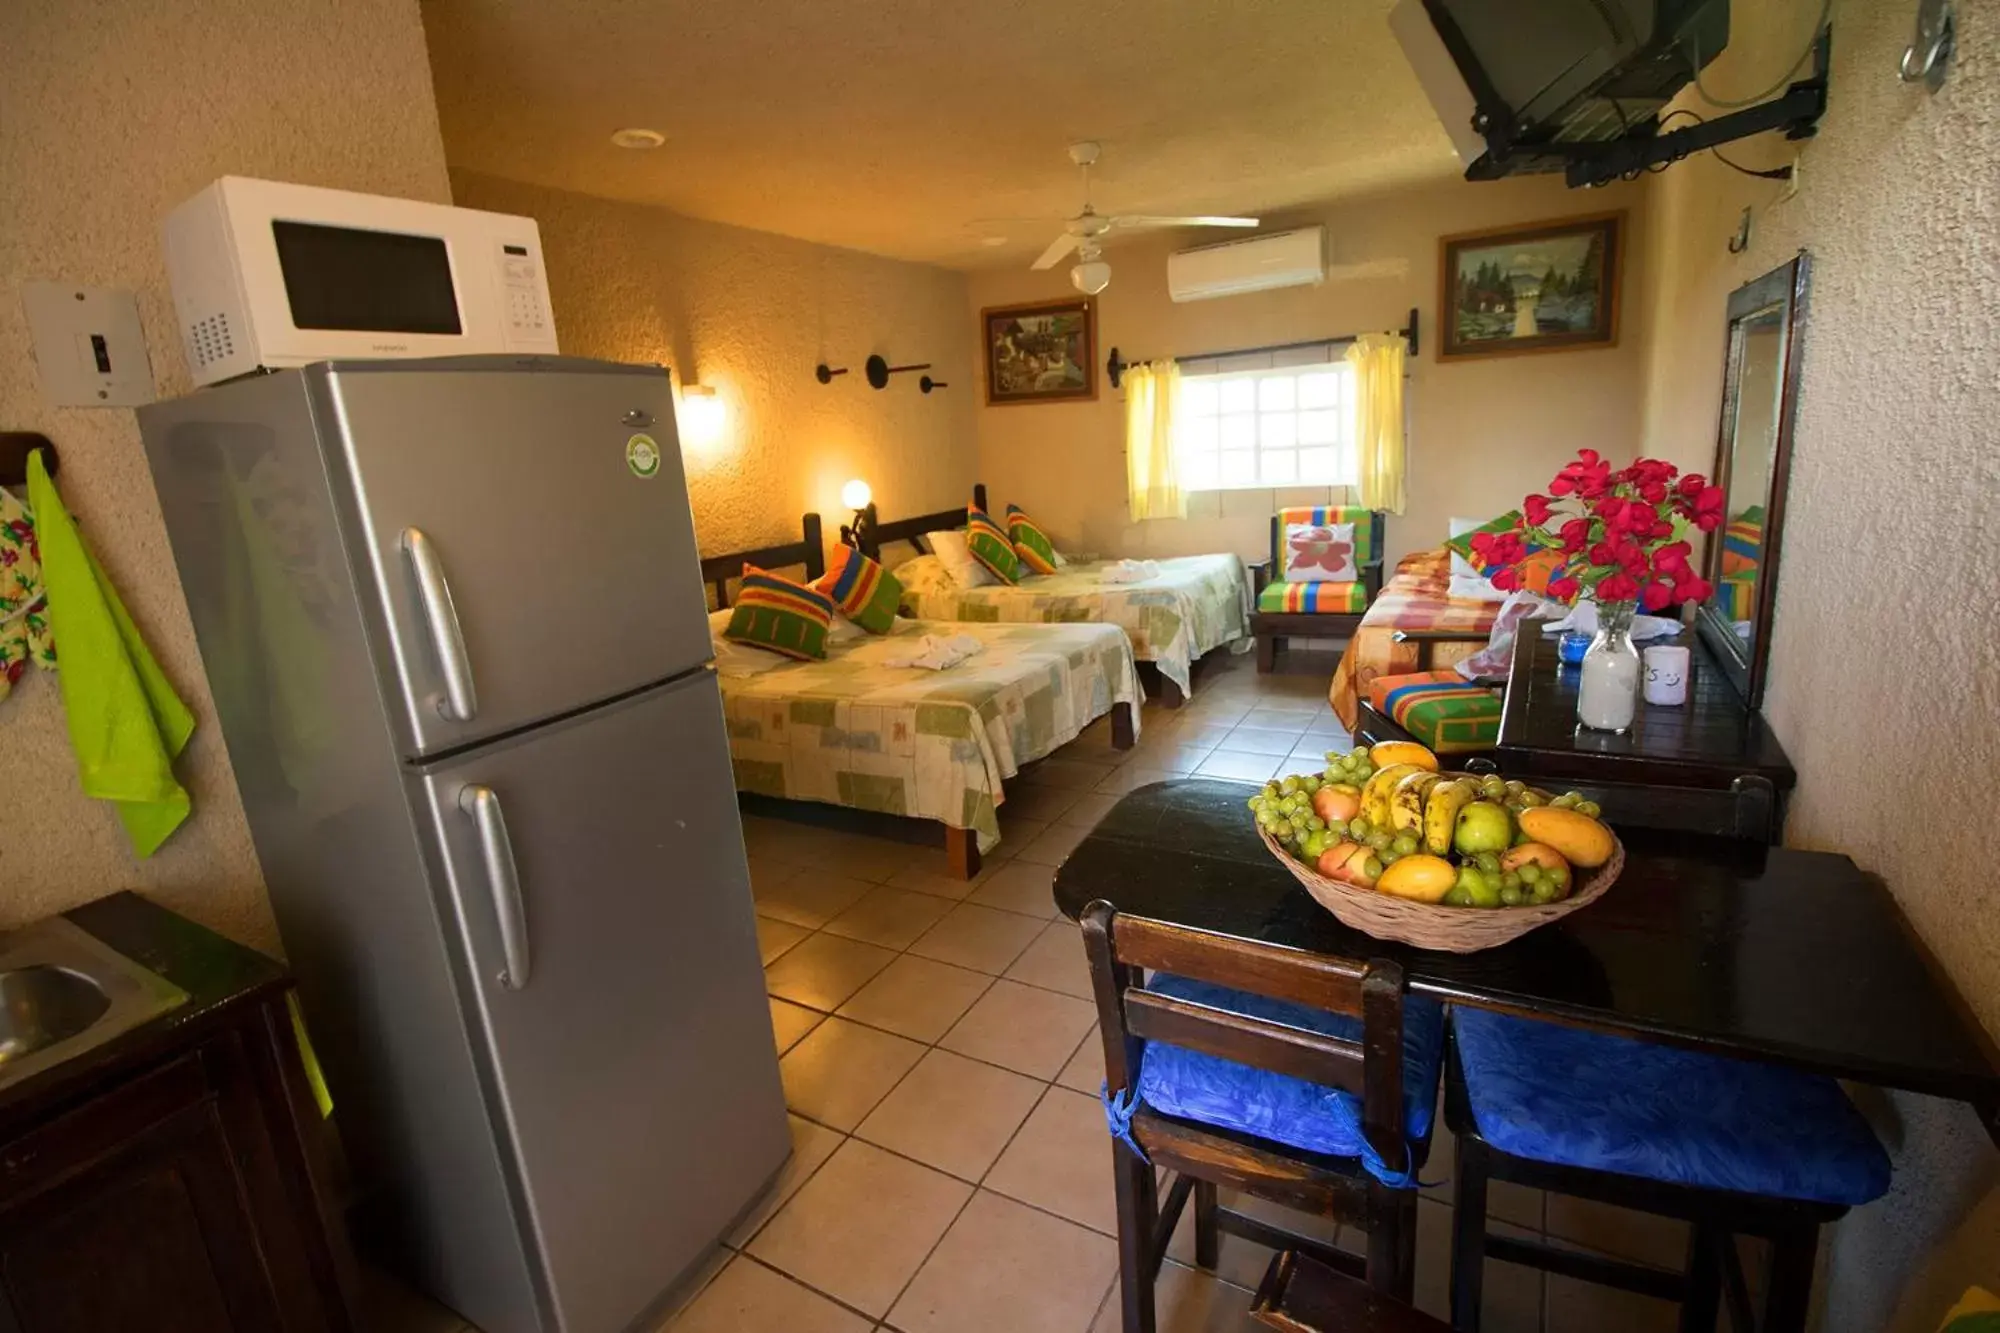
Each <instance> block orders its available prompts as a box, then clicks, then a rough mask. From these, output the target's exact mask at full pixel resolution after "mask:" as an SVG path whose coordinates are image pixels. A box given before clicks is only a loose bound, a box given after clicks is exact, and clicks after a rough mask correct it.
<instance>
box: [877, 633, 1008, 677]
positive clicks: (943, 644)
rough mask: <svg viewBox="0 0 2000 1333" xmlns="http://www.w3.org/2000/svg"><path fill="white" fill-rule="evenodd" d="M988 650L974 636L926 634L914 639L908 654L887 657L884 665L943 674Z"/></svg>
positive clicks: (883, 661)
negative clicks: (944, 671)
mask: <svg viewBox="0 0 2000 1333" xmlns="http://www.w3.org/2000/svg"><path fill="white" fill-rule="evenodd" d="M985 651H986V645H985V644H983V643H981V642H980V641H979V640H978V639H975V638H973V637H972V636H971V635H970V634H950V635H945V634H926V635H924V636H923V637H922V638H919V639H915V640H912V641H911V642H910V645H909V647H908V648H907V649H905V650H904V651H902V652H899V653H896V654H893V655H891V656H889V657H884V658H883V659H882V665H883V666H891V667H920V668H922V669H923V670H925V671H943V670H946V669H947V668H950V667H955V666H957V665H958V664H959V663H960V662H963V661H964V660H965V659H966V658H968V657H974V656H977V655H978V654H980V653H983V652H985Z"/></svg>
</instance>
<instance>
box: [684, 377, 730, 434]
mask: <svg viewBox="0 0 2000 1333" xmlns="http://www.w3.org/2000/svg"><path fill="white" fill-rule="evenodd" d="M679 417H680V430H681V438H682V439H684V440H686V441H687V442H688V443H689V444H692V445H695V446H697V447H703V446H707V445H711V444H714V443H715V442H716V441H717V440H719V439H721V438H722V426H723V420H724V414H723V409H722V399H721V398H720V397H719V396H717V394H716V392H715V390H714V389H712V388H710V387H709V386H708V385H706V384H683V385H682V386H681V404H680V412H679Z"/></svg>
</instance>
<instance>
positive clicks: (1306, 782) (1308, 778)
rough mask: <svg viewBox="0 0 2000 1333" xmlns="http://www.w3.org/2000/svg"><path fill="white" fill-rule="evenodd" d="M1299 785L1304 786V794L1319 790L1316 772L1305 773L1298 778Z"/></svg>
mask: <svg viewBox="0 0 2000 1333" xmlns="http://www.w3.org/2000/svg"><path fill="white" fill-rule="evenodd" d="M1299 785H1300V786H1301V787H1304V788H1305V791H1306V795H1308V796H1310V795H1312V794H1313V793H1314V792H1316V791H1318V790H1319V774H1317V773H1308V774H1306V775H1305V776H1304V777H1302V778H1300V779H1299Z"/></svg>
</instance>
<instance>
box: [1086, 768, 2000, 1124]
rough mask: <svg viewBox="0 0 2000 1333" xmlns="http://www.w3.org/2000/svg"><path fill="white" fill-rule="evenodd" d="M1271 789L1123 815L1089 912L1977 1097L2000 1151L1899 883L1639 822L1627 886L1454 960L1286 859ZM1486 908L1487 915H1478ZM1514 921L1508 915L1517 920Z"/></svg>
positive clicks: (1154, 795)
mask: <svg viewBox="0 0 2000 1333" xmlns="http://www.w3.org/2000/svg"><path fill="white" fill-rule="evenodd" d="M1255 790H1256V787H1255V785H1252V784H1244V783H1240V782H1228V781H1220V780H1212V779H1200V778H1189V779H1184V780H1180V781H1173V782H1161V783H1155V784H1153V785H1151V786H1147V787H1141V788H1139V789H1138V790H1136V791H1134V792H1132V793H1131V794H1130V795H1128V796H1126V797H1124V798H1123V799H1122V800H1120V801H1119V803H1118V804H1117V805H1116V806H1114V807H1112V809H1111V811H1110V812H1109V813H1108V814H1106V815H1105V817H1104V819H1103V821H1102V822H1100V823H1099V824H1098V825H1097V827H1096V828H1095V829H1094V830H1093V831H1092V832H1091V833H1090V835H1089V836H1088V837H1086V838H1085V839H1084V840H1083V841H1082V842H1081V843H1079V844H1078V845H1077V847H1076V850H1075V851H1073V852H1072V853H1071V854H1070V856H1069V859H1068V860H1066V861H1065V862H1064V863H1063V865H1062V867H1061V868H1060V869H1059V870H1058V871H1057V873H1056V877H1055V897H1056V903H1057V906H1059V907H1060V908H1061V909H1062V911H1063V913H1064V914H1065V915H1067V916H1069V917H1072V918H1074V917H1075V916H1076V915H1077V914H1078V913H1079V912H1080V911H1082V909H1083V908H1084V906H1085V905H1086V904H1088V903H1090V902H1091V901H1093V900H1095V899H1099V898H1102V899H1104V900H1106V901H1108V902H1109V903H1111V904H1112V906H1113V907H1115V908H1116V909H1118V910H1119V911H1121V912H1131V913H1134V914H1136V915H1140V916H1147V917H1153V918H1156V919H1159V920H1163V921H1170V922H1174V923H1176V924H1178V925H1183V926H1188V927H1191V928H1194V929H1199V930H1209V931H1216V932H1219V933H1222V934H1225V935H1234V936H1239V937H1242V938H1245V939H1253V940H1261V941H1264V942H1266V943H1271V944H1279V945H1284V946H1287V947H1290V948H1295V949H1301V950H1306V951H1310V952H1318V953H1325V954H1332V955H1336V956H1340V957H1346V958H1390V959H1394V960H1395V961H1396V962H1398V963H1400V964H1401V965H1402V967H1403V969H1404V973H1405V975H1406V976H1407V978H1408V983H1409V987H1410V990H1411V991H1412V992H1413V993H1417V994H1423V995H1430V996H1435V997H1436V998H1438V999H1440V1000H1447V1001H1450V1002H1451V1003H1453V1004H1461V1005H1476V1006H1479V1007H1482V1008H1489V1009H1499V1010H1505V1011H1508V1012H1512V1013H1519V1014H1526V1015H1530V1016H1534V1017H1540V1018H1545V1019H1549V1020H1552V1021H1556V1022H1563V1023H1570V1024H1575V1025H1578V1026H1583V1027H1589V1028H1593V1029H1597V1030H1600V1031H1605V1032H1612V1033H1619V1034H1622V1035H1626V1036H1631V1037H1637V1038H1642V1039H1647V1040H1653V1041H1662V1042H1669V1043H1673V1044H1676V1045H1680V1046H1685V1047H1689V1048H1693V1049H1697V1050H1702V1051H1707V1052H1710V1053H1713V1054H1717V1055H1725V1056H1735V1057H1739V1058H1744V1059H1753V1060H1764V1061H1771V1062H1774V1063H1778V1064H1782V1065H1788V1066H1791V1067H1794V1068H1798V1069H1805V1070H1812V1071H1816V1072H1819V1073H1824V1074H1830V1075H1833V1076H1834V1077H1836V1078H1844V1079H1851V1080H1854V1081H1857V1082H1864V1083H1873V1084H1876V1085H1879V1086H1882V1087H1887V1088H1896V1089H1904V1090H1907V1091H1911V1092H1919V1093H1926V1094H1929V1095H1932V1096H1937V1097H1945V1098H1950V1099H1953V1100H1958V1101H1963V1102H1967V1103H1969V1104H1971V1105H1972V1106H1973V1107H1974V1108H1975V1109H1976V1110H1977V1111H1978V1113H1979V1115H1980V1117H1981V1119H1982V1121H1983V1122H1984V1124H1985V1125H1986V1128H1987V1132H1988V1133H1989V1134H1991V1135H1993V1137H1994V1139H1995V1142H1996V1143H2000V1056H1997V1055H1996V1052H1995V1049H1994V1047H1993V1044H1992V1043H1991V1042H1990V1041H1989V1040H1988V1038H1987V1037H1986V1035H1985V1033H1984V1031H1983V1030H1982V1029H1981V1028H1980V1026H1979V1025H1978V1023H1977V1022H1976V1021H1975V1020H1974V1019H1973V1017H1972V1016H1971V1013H1970V1011H1969V1010H1968V1009H1967V1008H1966V1006H1965V1005H1964V1004H1963V1002H1962V1000H1961V999H1960V997H1959V995H1958V993H1957V992H1956V991H1955V990H1954V989H1953V988H1952V986H1951V985H1950V983H1949V981H1948V980H1947V979H1946V978H1945V977H1944V975H1943V973H1942V972H1941V971H1940V970H1939V969H1938V968H1937V967H1936V965H1935V963H1934V961H1933V960H1932V959H1931V958H1930V956H1929V954H1928V952H1927V951H1926V950H1925V949H1924V948H1923V946H1922V944H1921V943H1920V942H1919V940H1918V939H1917V937H1916V935H1915V933H1914V932H1913V931H1912V930H1911V929H1910V928H1909V926H1908V923H1907V922H1906V921H1905V920H1904V918H1903V914H1902V912H1901V910H1900V909H1899V908H1898V907H1897V906H1896V902H1895V900H1894V899H1893V898H1892V897H1891V896H1890V895H1889V892H1888V889H1887V887H1886V886H1885V885H1884V884H1883V883H1882V881H1881V880H1879V879H1878V878H1876V877H1874V876H1872V875H1869V874H1867V873H1865V872H1863V871H1862V870H1861V869H1860V868H1859V867H1858V866H1856V865H1855V864H1854V862H1853V861H1852V860H1850V859H1849V858H1847V857H1845V856H1841V855H1838V854H1836V853H1832V852H1808V851H1795V850H1791V849H1787V848H1774V847H1766V846H1763V845H1761V844H1755V843H1748V842H1741V841H1735V840H1727V839H1722V838H1706V837H1701V836H1698V835H1689V834H1685V833H1661V832H1656V831H1651V830H1643V829H1620V830H1619V834H1620V837H1621V838H1622V839H1623V840H1624V842H1625V846H1626V860H1625V868H1624V871H1623V873H1621V874H1620V876H1619V878H1618V880H1617V882H1616V883H1615V884H1613V885H1612V887H1611V889H1610V891H1609V892H1607V893H1606V894H1605V895H1604V896H1603V897H1602V898H1600V899H1598V900H1597V901H1596V902H1594V903H1592V904H1590V905H1589V906H1587V907H1584V908H1582V909H1580V910H1578V911H1576V912H1574V913H1572V914H1571V915H1569V916H1567V917H1564V918H1563V919H1562V920H1560V921H1558V922H1556V923H1554V924H1552V925H1549V926H1545V927H1543V928H1542V929H1540V930H1536V931H1532V932H1530V933H1529V934H1527V935H1524V936H1522V937H1521V938H1520V939H1517V940H1515V941H1513V942H1511V943H1509V944H1505V945H1502V946H1500V947H1499V948H1495V949H1488V950H1484V951H1482V952H1479V953H1471V954H1454V953H1443V952H1438V951H1435V950H1429V949H1418V948H1414V947H1411V946H1409V945H1403V944H1395V943H1388V942H1384V941H1381V940H1377V939H1374V938H1372V937H1370V936H1368V935H1364V934H1362V933H1361V932H1359V931H1357V930H1354V929H1351V928H1350V927H1347V926H1344V925H1342V924H1341V923H1340V922H1339V921H1337V920H1336V919H1334V917H1333V916H1332V914H1330V913H1329V912H1327V911H1326V910H1325V909H1324V908H1322V907H1321V906H1320V905H1319V904H1318V903H1316V902H1315V901H1313V899H1312V897H1311V896H1310V895H1309V894H1307V892H1306V891H1305V889H1304V887H1303V886H1301V885H1300V884H1299V882H1298V881H1297V880H1295V879H1294V878H1293V877H1292V875H1291V874H1290V873H1289V872H1288V871H1287V870H1286V869H1285V868H1284V867H1283V866H1281V865H1279V864H1277V862H1276V861H1275V860H1274V859H1273V857H1272V855H1271V853H1270V852H1269V851H1267V850H1266V849H1265V847H1264V845H1263V843H1262V842H1261V841H1260V840H1259V839H1258V838H1257V835H1256V832H1255V829H1254V826H1253V823H1252V820H1251V818H1250V814H1249V811H1248V810H1247V809H1246V808H1245V801H1246V800H1247V798H1248V797H1249V796H1250V795H1251V793H1252V792H1254V791H1255ZM1465 910H1476V909H1465ZM1501 910H1504V909H1501Z"/></svg>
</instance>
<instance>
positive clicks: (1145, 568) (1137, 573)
mask: <svg viewBox="0 0 2000 1333" xmlns="http://www.w3.org/2000/svg"><path fill="white" fill-rule="evenodd" d="M1158 577H1160V562H1159V561H1157V560H1120V561H1119V562H1118V563H1117V564H1115V565H1113V566H1111V567H1110V568H1109V569H1107V570H1105V571H1104V581H1105V582H1106V583H1144V582H1145V581H1146V580H1147V579H1156V578H1158Z"/></svg>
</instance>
